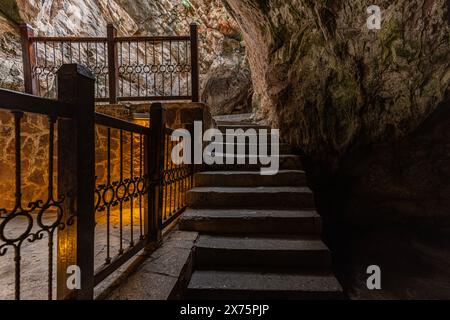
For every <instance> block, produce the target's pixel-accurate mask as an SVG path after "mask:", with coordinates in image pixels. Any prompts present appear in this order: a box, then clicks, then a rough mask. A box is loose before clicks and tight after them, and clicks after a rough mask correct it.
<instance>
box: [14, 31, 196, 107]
mask: <svg viewBox="0 0 450 320" xmlns="http://www.w3.org/2000/svg"><path fill="white" fill-rule="evenodd" d="M21 34H22V52H23V68H24V80H25V91H26V92H27V93H30V94H34V95H38V96H43V97H49V98H54V97H56V95H57V92H56V84H55V81H54V80H55V77H56V72H57V71H58V69H59V68H60V67H61V65H63V64H65V63H69V64H70V63H77V64H80V65H83V66H85V67H86V68H88V69H89V70H91V72H92V73H93V74H94V76H95V79H96V85H95V89H96V90H95V92H96V93H95V97H96V101H98V102H109V103H111V104H115V103H117V102H118V101H164V100H192V101H194V102H198V101H199V66H198V29H197V25H196V24H192V25H191V26H190V35H187V36H153V37H118V36H117V30H116V28H115V27H114V26H113V25H112V24H109V25H108V27H107V36H106V37H36V36H35V35H34V31H33V29H32V28H31V27H30V26H29V25H26V24H24V25H21Z"/></svg>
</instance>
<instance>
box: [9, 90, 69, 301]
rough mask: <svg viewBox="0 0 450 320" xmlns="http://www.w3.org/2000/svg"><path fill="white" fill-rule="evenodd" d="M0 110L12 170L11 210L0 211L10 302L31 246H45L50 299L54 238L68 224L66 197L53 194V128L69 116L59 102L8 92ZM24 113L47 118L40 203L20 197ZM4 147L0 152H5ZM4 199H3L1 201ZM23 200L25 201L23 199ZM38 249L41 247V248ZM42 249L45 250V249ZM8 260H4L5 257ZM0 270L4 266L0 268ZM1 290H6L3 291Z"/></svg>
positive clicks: (16, 294)
mask: <svg viewBox="0 0 450 320" xmlns="http://www.w3.org/2000/svg"><path fill="white" fill-rule="evenodd" d="M0 109H5V110H8V111H2V112H9V113H10V121H11V126H12V130H11V135H12V138H13V141H14V142H13V150H11V152H12V153H13V154H14V156H13V157H12V159H11V162H12V167H14V182H13V184H14V196H13V198H14V200H13V205H12V209H7V208H2V209H0V260H1V258H2V257H3V258H9V259H10V261H11V263H13V265H14V267H13V271H12V273H13V274H14V276H13V277H14V288H13V291H14V298H15V299H20V298H21V288H22V281H21V280H22V279H21V275H22V266H23V253H24V251H25V252H26V253H27V254H29V251H30V250H28V249H29V247H30V246H31V244H36V243H41V242H42V243H45V244H44V246H43V248H44V250H41V253H42V254H46V255H47V259H46V261H45V259H42V262H41V263H43V264H46V266H47V268H46V269H47V276H46V279H47V294H46V295H47V298H48V299H52V298H53V296H54V290H53V284H54V277H55V267H54V260H53V256H54V250H55V243H56V234H57V232H58V230H61V229H63V228H66V227H67V226H68V225H70V224H71V220H72V219H70V217H67V216H65V214H64V210H63V208H62V206H63V203H64V202H65V201H66V198H67V195H65V194H57V189H56V186H55V180H54V172H55V170H56V164H55V161H54V156H55V126H56V124H57V121H58V120H60V119H61V118H67V117H71V116H72V112H71V107H70V106H69V105H67V104H65V103H63V102H59V101H51V100H46V99H42V98H36V97H33V96H28V95H23V94H18V93H15V92H12V91H8V90H0ZM26 113H33V114H34V115H40V116H42V117H45V118H47V121H46V122H47V139H46V144H47V150H46V152H47V164H46V166H47V170H45V171H44V172H45V175H46V179H45V180H47V181H46V184H47V194H46V197H45V198H43V199H36V198H31V197H30V196H29V195H26V197H24V186H23V172H22V164H23V163H24V159H26V157H27V156H28V155H27V154H24V152H23V145H24V140H25V138H24V135H23V131H22V122H23V121H24V118H25V117H27V116H28V115H26ZM6 147H7V146H2V148H4V151H3V152H7V150H6ZM5 196H6V195H3V197H5ZM25 198H26V199H25ZM0 207H1V206H0ZM41 247H42V246H41ZM45 248H46V249H45ZM9 253H11V256H9V257H8V254H9ZM1 265H2V267H3V266H4V264H3V263H2V264H1ZM2 290H7V288H3V289H2Z"/></svg>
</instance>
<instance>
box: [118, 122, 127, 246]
mask: <svg viewBox="0 0 450 320" xmlns="http://www.w3.org/2000/svg"><path fill="white" fill-rule="evenodd" d="M119 153H120V155H119V156H120V163H119V167H120V168H119V171H120V173H119V175H120V184H121V186H122V188H123V131H122V130H120V142H119ZM119 190H120V187H119ZM125 195H126V190H124V189H123V194H121V199H120V204H119V225H120V227H119V237H120V245H119V255H122V254H123V252H124V251H123V201H124V197H125Z"/></svg>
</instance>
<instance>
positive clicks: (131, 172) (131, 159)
mask: <svg viewBox="0 0 450 320" xmlns="http://www.w3.org/2000/svg"><path fill="white" fill-rule="evenodd" d="M133 140H134V135H133V132H131V133H130V185H129V189H128V191H130V188H131V186H132V185H134V172H133V171H134V165H133V161H134V158H133V150H134V148H133V142H134V141H133ZM133 191H135V190H134V188H133ZM133 211H134V195H133V194H132V193H130V232H131V234H130V247H134V232H133V231H134V230H133V228H134V221H133V219H134V212H133Z"/></svg>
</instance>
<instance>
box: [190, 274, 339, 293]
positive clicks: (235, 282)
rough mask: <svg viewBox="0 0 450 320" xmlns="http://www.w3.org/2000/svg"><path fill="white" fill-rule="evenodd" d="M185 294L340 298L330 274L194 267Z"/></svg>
mask: <svg viewBox="0 0 450 320" xmlns="http://www.w3.org/2000/svg"><path fill="white" fill-rule="evenodd" d="M187 298H189V299H206V300H215V299H218V300H222V299H224V300H228V299H229V300H246V299H251V300H254V299H258V300H263V299H271V300H272V299H280V300H281V299H283V300H285V299H286V300H289V299H296V300H297V299H342V298H343V290H342V287H341V285H340V284H339V282H338V281H337V279H336V278H335V277H334V276H333V275H332V274H297V273H266V272H243V271H208V270H205V271H199V270H197V271H195V272H194V273H193V274H192V277H191V280H190V282H189V285H188V289H187Z"/></svg>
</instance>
